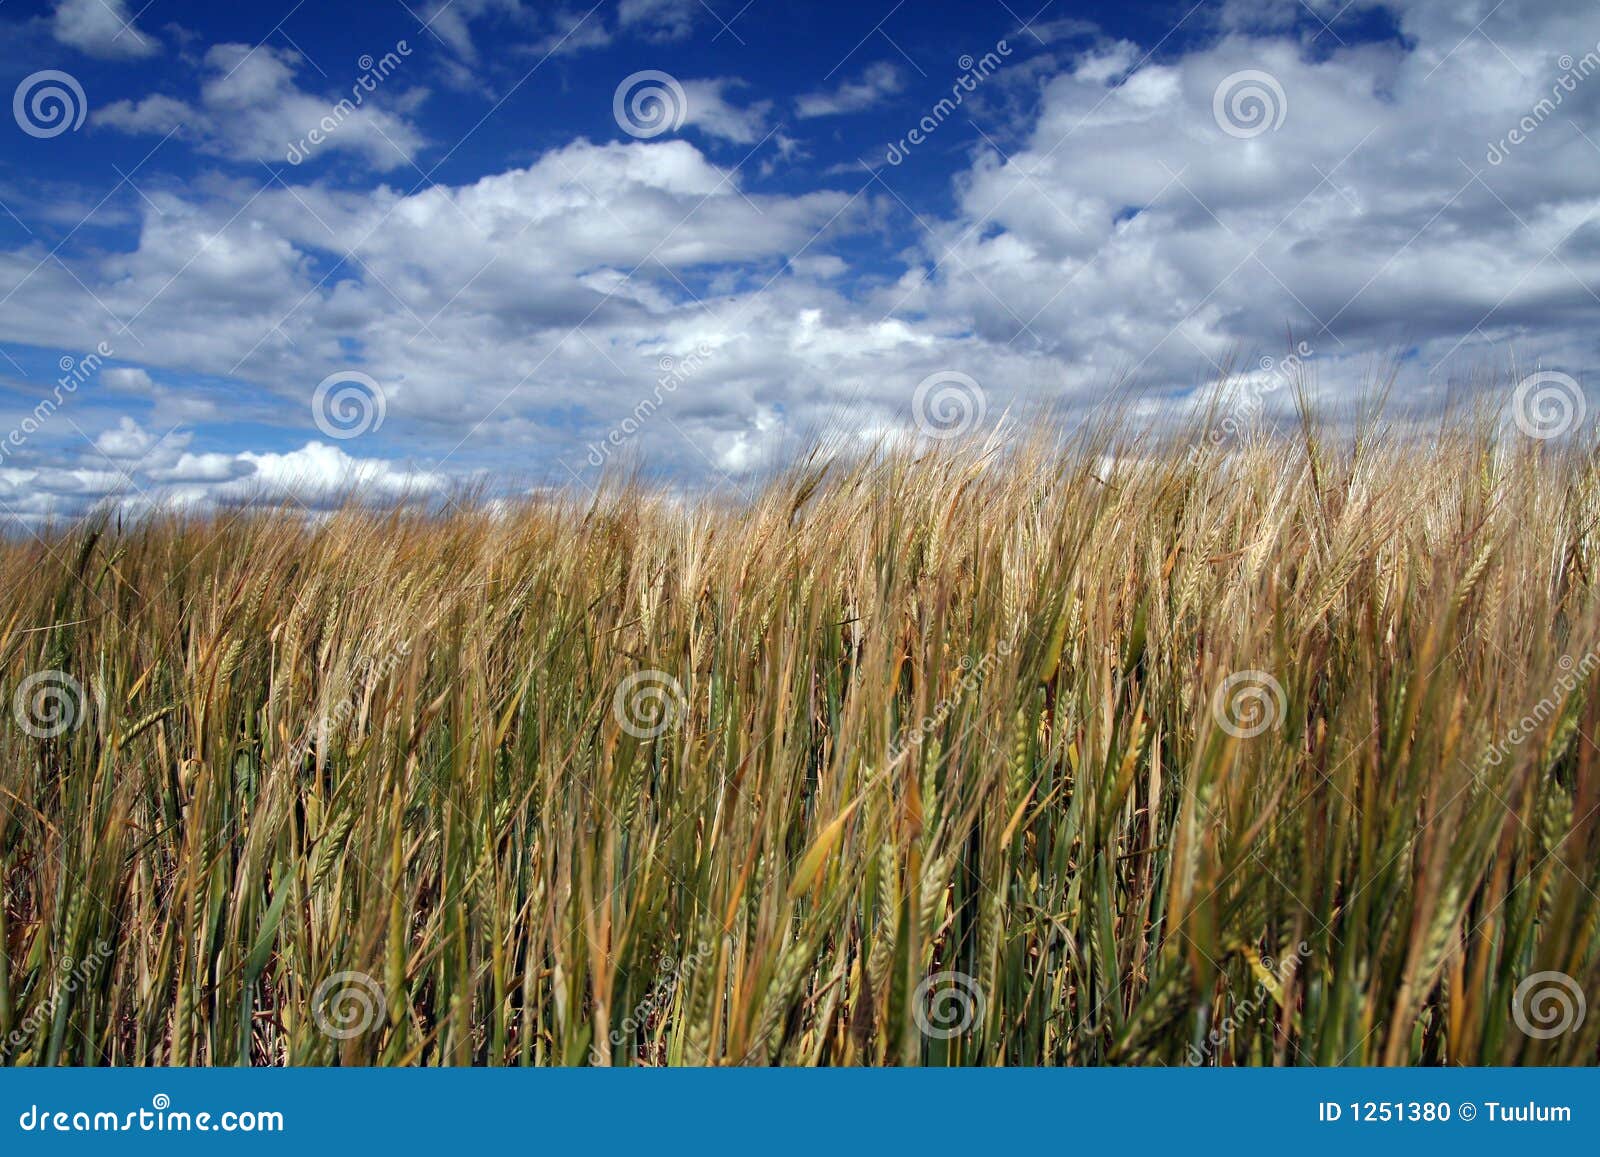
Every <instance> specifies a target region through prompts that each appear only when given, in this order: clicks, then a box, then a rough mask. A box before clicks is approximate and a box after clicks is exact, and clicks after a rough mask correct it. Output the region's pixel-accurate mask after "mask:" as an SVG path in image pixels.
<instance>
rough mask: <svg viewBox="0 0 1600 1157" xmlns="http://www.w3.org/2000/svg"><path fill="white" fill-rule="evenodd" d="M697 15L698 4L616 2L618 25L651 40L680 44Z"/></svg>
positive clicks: (690, 0) (691, 0)
mask: <svg viewBox="0 0 1600 1157" xmlns="http://www.w3.org/2000/svg"><path fill="white" fill-rule="evenodd" d="M700 13H701V8H700V0H619V3H618V4H617V23H618V25H619V26H620V27H621V28H622V29H623V31H625V32H631V33H633V34H635V35H638V36H644V37H647V38H649V39H651V40H683V39H685V38H686V37H687V36H688V35H689V34H690V33H691V32H693V31H694V22H695V20H696V19H697V18H698V17H699V16H700Z"/></svg>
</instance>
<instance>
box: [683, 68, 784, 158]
mask: <svg viewBox="0 0 1600 1157" xmlns="http://www.w3.org/2000/svg"><path fill="white" fill-rule="evenodd" d="M746 87H748V85H747V84H746V83H745V82H744V81H742V80H740V79H738V78H737V77H719V78H716V79H714V80H686V81H684V82H683V92H684V96H685V98H686V99H685V101H684V104H685V106H686V107H687V109H688V115H687V117H686V118H685V123H687V124H690V125H693V126H694V127H695V128H697V129H699V130H700V131H701V132H703V133H705V134H706V135H708V136H713V137H720V138H722V139H723V140H726V141H732V142H734V143H735V144H740V145H750V144H754V143H755V142H756V141H759V140H760V139H761V138H762V136H763V135H764V134H765V131H766V121H767V115H768V113H770V112H771V111H772V102H771V101H769V100H761V101H755V102H754V103H752V104H749V105H746V106H744V107H738V106H735V105H733V104H731V103H729V101H728V98H727V94H728V93H729V92H730V91H733V90H737V89H742V88H746Z"/></svg>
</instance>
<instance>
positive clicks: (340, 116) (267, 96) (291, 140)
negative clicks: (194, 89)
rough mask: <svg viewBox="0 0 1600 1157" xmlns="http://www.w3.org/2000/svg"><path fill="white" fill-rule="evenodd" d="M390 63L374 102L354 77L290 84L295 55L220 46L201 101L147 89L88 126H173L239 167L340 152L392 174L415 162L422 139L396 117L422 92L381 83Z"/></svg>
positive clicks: (210, 57)
mask: <svg viewBox="0 0 1600 1157" xmlns="http://www.w3.org/2000/svg"><path fill="white" fill-rule="evenodd" d="M408 47H409V44H408ZM406 55H409V53H407V54H406ZM390 60H391V61H392V69H391V70H390V71H388V73H387V75H386V76H385V78H384V79H383V80H381V81H378V80H373V81H372V85H373V91H375V92H381V93H382V96H381V97H378V98H376V99H369V95H368V92H367V91H366V87H365V86H364V85H362V84H359V83H356V81H359V80H360V78H359V77H358V78H356V81H352V84H351V87H350V88H348V89H346V90H344V91H339V92H333V93H331V94H330V95H327V96H321V95H315V94H313V93H310V92H307V91H306V90H304V89H302V88H300V87H299V85H298V84H297V83H296V79H295V77H296V73H297V71H298V70H299V63H300V62H299V55H298V54H297V53H294V52H292V51H290V50H288V49H277V48H273V47H271V46H270V45H258V46H256V47H254V48H252V47H250V46H249V45H247V44H218V45H215V46H213V47H212V48H211V49H210V50H209V51H207V53H206V56H205V68H206V76H205V78H204V80H203V81H202V83H201V85H200V92H199V100H198V103H190V102H187V101H183V100H179V99H177V98H174V97H170V96H167V95H165V94H162V93H154V94H152V95H150V96H147V97H145V98H143V99H142V100H138V101H129V100H121V101H115V102H113V103H112V104H109V105H107V106H105V107H104V108H102V109H99V110H98V111H96V112H95V113H94V115H93V116H92V117H91V123H94V124H97V125H103V126H105V127H107V128H113V129H117V130H120V131H122V132H128V133H141V134H142V133H162V134H165V133H167V132H170V131H172V130H173V129H175V128H177V129H180V130H181V132H182V134H183V135H185V136H187V137H192V138H193V139H194V140H195V142H196V145H197V147H198V148H200V149H201V150H202V151H205V152H207V153H211V154H213V155H217V156H224V157H230V158H232V159H234V160H239V161H252V160H264V161H270V162H282V161H284V160H286V159H288V160H291V161H293V163H296V164H298V163H299V159H303V157H305V156H318V155H322V154H324V153H327V152H335V151H344V152H353V153H359V154H361V155H362V156H363V157H365V158H366V160H367V161H368V163H370V164H371V165H372V166H373V167H375V168H377V169H380V170H389V169H395V168H399V167H401V166H405V165H408V164H410V163H412V162H413V160H414V159H415V157H416V154H417V150H418V149H420V148H421V147H422V145H423V143H424V142H423V139H422V135H421V134H420V133H419V132H418V131H417V130H416V129H415V128H413V127H412V126H411V124H410V123H409V122H408V121H407V120H405V119H404V115H403V114H404V113H405V112H407V111H409V109H410V108H412V107H413V106H414V105H415V104H416V102H417V101H418V100H420V99H421V98H423V97H425V96H426V90H423V89H416V88H413V89H410V90H406V91H402V90H400V89H399V88H395V89H394V90H392V91H390V90H388V89H387V88H386V87H384V86H387V85H391V84H394V83H395V71H397V70H399V69H403V68H404V67H405V56H404V55H402V54H401V53H399V52H394V53H391V54H390ZM363 75H364V76H367V77H369V78H370V77H371V75H372V74H371V72H370V70H369V72H368V73H367V74H363ZM380 102H381V103H380Z"/></svg>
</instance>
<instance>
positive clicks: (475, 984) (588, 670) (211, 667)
mask: <svg viewBox="0 0 1600 1157" xmlns="http://www.w3.org/2000/svg"><path fill="white" fill-rule="evenodd" d="M1590 451H1591V448H1590V447H1587V446H1566V447H1559V446H1557V445H1556V444H1554V443H1549V444H1545V443H1536V442H1533V441H1531V440H1529V439H1524V438H1517V437H1516V436H1515V435H1514V434H1513V435H1512V436H1511V437H1507V436H1505V434H1504V433H1502V432H1498V431H1497V430H1496V429H1495V428H1494V426H1493V425H1492V424H1489V423H1484V422H1474V421H1470V420H1463V421H1454V422H1446V423H1443V424H1442V425H1440V426H1439V427H1438V428H1437V429H1435V430H1433V431H1431V432H1426V433H1423V434H1420V435H1419V434H1417V433H1415V432H1413V433H1410V434H1407V435H1404V436H1402V435H1401V434H1398V433H1396V432H1394V431H1393V430H1390V429H1388V428H1386V427H1385V426H1384V425H1383V424H1382V423H1380V422H1366V423H1358V424H1357V425H1356V426H1354V427H1353V428H1352V429H1345V430H1343V432H1339V431H1337V430H1335V429H1334V428H1332V427H1325V426H1323V425H1322V424H1320V423H1318V422H1316V421H1314V420H1312V419H1310V418H1307V419H1306V420H1305V422H1304V425H1303V427H1302V428H1301V429H1300V430H1298V431H1297V432H1294V433H1292V434H1289V435H1285V436H1280V437H1272V438H1266V437H1262V438H1258V439H1254V440H1250V441H1247V442H1246V443H1244V444H1241V445H1230V446H1228V447H1222V448H1218V447H1214V446H1212V445H1211V444H1210V441H1209V440H1207V439H1206V438H1205V437H1204V436H1203V427H1202V428H1201V432H1200V433H1199V434H1197V435H1196V436H1195V437H1191V438H1188V439H1184V438H1177V439H1170V440H1162V439H1155V438H1154V437H1151V436H1144V437H1138V436H1133V435H1130V434H1127V433H1125V432H1124V428H1123V426H1122V425H1120V424H1119V423H1116V422H1103V423H1100V424H1098V425H1096V426H1095V427H1094V428H1093V429H1092V430H1088V431H1084V432H1080V433H1079V434H1078V435H1077V436H1075V437H1074V438H1072V439H1071V440H1069V441H1067V442H1065V443H1062V442H1058V441H1052V440H1049V439H1046V438H1043V437H1026V436H1012V437H1002V438H995V439H991V440H989V441H987V442H984V441H977V442H971V443H962V444H959V445H957V444H953V443H952V444H944V445H931V446H923V447H917V448H899V449H890V448H880V450H879V451H878V452H876V453H871V454H866V455H854V456H848V455H845V454H842V453H840V452H837V450H836V449H829V448H828V447H827V446H826V445H824V446H820V447H819V448H818V449H817V450H816V451H814V452H813V453H812V454H810V455H809V456H808V457H806V458H805V459H804V460H802V461H801V462H799V463H797V464H796V465H794V466H793V467H792V468H791V469H789V470H787V471H786V472H784V473H782V474H780V475H777V476H774V477H772V478H770V479H769V480H767V481H765V482H763V483H762V484H761V486H760V488H759V490H758V491H757V492H756V493H754V494H753V495H752V496H751V497H750V498H749V499H748V500H744V499H739V500H732V499H730V500H726V501H712V500H705V501H699V502H693V501H685V500H684V499H683V498H681V497H680V496H674V495H672V494H669V493H666V492H664V491H660V490H655V489H652V488H651V487H649V486H647V485H644V484H643V483H641V482H639V481H637V480H636V479H629V478H627V477H618V478H614V479H612V480H609V481H608V482H607V483H606V484H605V485H604V486H603V487H602V488H601V491H600V493H599V494H598V495H590V494H586V493H569V494H562V495H549V494H545V495H541V496H538V497H536V498H531V499H529V500H527V501H525V502H522V503H519V504H514V505H511V506H505V505H482V504H480V505H471V504H463V506H462V507H460V508H452V509H450V510H448V511H439V510H421V509H417V508H412V507H400V508H393V509H386V510H377V509H373V508H372V507H370V506H363V505H361V504H359V503H352V504H350V505H349V506H348V507H346V508H344V509H342V510H340V511H338V512H337V513H335V514H333V515H332V516H330V517H327V518H320V519H308V518H306V517H304V515H303V513H302V512H300V511H298V510H295V509H292V508H289V509H282V510H267V509H249V510H234V511H222V512H216V513H211V514H190V515H180V514H166V515H159V516H152V517H147V518H144V519H142V520H139V521H121V520H119V519H118V518H116V517H115V516H114V515H111V514H102V515H98V516H95V517H92V518H89V519H87V520H80V521H77V522H75V523H72V524H69V525H63V526H60V527H57V528H55V529H52V530H49V531H44V532H41V533H40V534H38V535H32V534H18V535H15V536H13V537H12V539H10V540H9V541H8V542H6V543H5V544H4V545H3V546H0V580H3V582H4V588H5V590H6V591H7V592H8V598H7V600H6V610H5V613H4V618H3V621H0V691H3V693H4V695H5V704H4V707H5V714H4V717H3V719H0V827H3V832H4V839H3V847H4V865H3V867H4V904H3V905H0V1049H3V1050H4V1056H5V1061H6V1063H7V1064H18V1065H37V1064H51V1065H60V1064H68V1065H98V1064H116V1065H236V1064H271V1065H279V1064H294V1065H310V1064H381V1065H438V1064H448V1065H469V1064H471V1065H478V1064H486V1065H501V1064H531V1065H589V1064H596V1065H660V1064H689V1065H701V1064H711V1065H737V1064H754V1065H769V1064H781V1065H917V1064H924V1065H939V1066H942V1065H1065V1064H1078V1065H1086V1064H1141V1065H1183V1064H1206V1065H1311V1064H1315V1065H1335V1064H1347V1065H1356V1064H1364V1065H1365V1064H1469V1065H1476V1064H1500V1063H1534V1064H1587V1063H1594V1062H1595V1060H1596V1057H1597V1048H1600V1017H1595V1018H1587V1019H1586V1018H1585V1016H1584V1011H1585V1010H1584V1008H1583V994H1584V992H1585V991H1586V990H1589V989H1591V988H1592V987H1593V984H1594V982H1595V980H1596V978H1597V975H1600V969H1597V967H1596V947H1597V935H1600V900H1597V896H1596V889H1597V887H1600V861H1597V857H1596V854H1595V848H1596V842H1597V841H1596V831H1595V828H1596V824H1595V818H1596V809H1597V807H1600V794H1597V787H1600V784H1597V779H1596V773H1597V768H1596V758H1595V757H1596V749H1595V746H1594V744H1593V742H1592V740H1591V738H1590V737H1591V736H1593V735H1594V734H1595V733H1596V730H1595V729H1596V726H1597V725H1600V719H1597V718H1596V716H1597V712H1600V699H1597V698H1596V697H1594V696H1593V695H1592V694H1591V692H1592V690H1593V688H1594V686H1595V682H1596V680H1595V674H1594V673H1595V671H1596V669H1597V667H1600V660H1597V658H1596V654H1595V648H1596V646H1597V644H1600V608H1597V600H1596V586H1595V583H1594V581H1593V578H1592V575H1593V572H1594V567H1595V563H1596V519H1597V517H1600V472H1597V470H1596V467H1595V459H1594V458H1593V456H1592V453H1591V452H1590Z"/></svg>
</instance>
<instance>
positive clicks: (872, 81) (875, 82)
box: [795, 60, 905, 117]
mask: <svg viewBox="0 0 1600 1157" xmlns="http://www.w3.org/2000/svg"><path fill="white" fill-rule="evenodd" d="M904 87H905V80H904V78H902V77H901V75H900V70H899V69H898V68H896V67H895V66H894V65H893V64H891V63H889V62H888V61H886V60H880V61H877V62H875V63H873V64H870V65H868V66H867V68H866V71H864V72H863V73H862V74H861V77H860V79H858V80H846V81H842V82H840V84H839V86H838V87H837V88H833V89H829V90H823V91H819V92H810V93H806V94H805V95H804V96H802V97H800V99H799V100H798V101H796V102H795V111H796V112H797V114H798V115H799V116H801V117H822V116H837V115H839V114H840V113H852V112H861V111H863V110H864V109H869V108H871V107H873V106H874V105H876V104H879V103H881V102H882V101H883V100H884V99H885V98H887V97H890V96H893V95H894V94H895V93H897V92H899V91H900V90H901V89H902V88H904Z"/></svg>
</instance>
